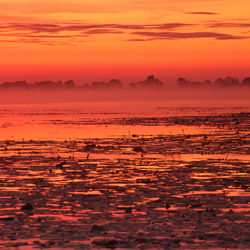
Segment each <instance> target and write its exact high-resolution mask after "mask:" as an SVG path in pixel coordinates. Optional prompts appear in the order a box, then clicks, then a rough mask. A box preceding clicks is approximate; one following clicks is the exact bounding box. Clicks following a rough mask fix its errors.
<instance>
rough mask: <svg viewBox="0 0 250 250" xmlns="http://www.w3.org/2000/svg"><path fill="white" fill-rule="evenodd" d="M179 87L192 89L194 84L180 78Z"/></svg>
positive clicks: (178, 80)
mask: <svg viewBox="0 0 250 250" xmlns="http://www.w3.org/2000/svg"><path fill="white" fill-rule="evenodd" d="M177 85H178V86H179V87H191V85H192V84H191V82H190V81H187V80H186V79H185V78H182V77H179V78H178V79H177Z"/></svg>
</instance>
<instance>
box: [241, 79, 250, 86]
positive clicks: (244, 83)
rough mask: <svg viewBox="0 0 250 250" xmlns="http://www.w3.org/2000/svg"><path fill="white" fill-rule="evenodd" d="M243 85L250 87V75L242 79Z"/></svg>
mask: <svg viewBox="0 0 250 250" xmlns="http://www.w3.org/2000/svg"><path fill="white" fill-rule="evenodd" d="M242 85H243V86H247V87H250V77H246V78H245V79H244V80H243V81H242Z"/></svg>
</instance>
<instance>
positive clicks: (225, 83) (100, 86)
mask: <svg viewBox="0 0 250 250" xmlns="http://www.w3.org/2000/svg"><path fill="white" fill-rule="evenodd" d="M176 83H177V86H178V87H180V88H201V87H202V88H203V87H220V88H228V87H241V86H248V87H250V77H247V78H245V79H243V81H242V82H240V81H239V80H238V79H237V78H235V77H226V78H218V79H216V80H215V81H214V82H212V81H210V80H205V81H203V82H199V81H190V80H186V79H185V78H178V79H177V81H176ZM163 87H164V83H163V82H162V81H160V80H159V79H157V78H155V77H154V76H153V75H150V76H148V77H147V78H146V80H143V81H138V82H135V83H130V84H129V85H128V86H127V87H126V88H128V89H144V88H145V89H161V88H163ZM123 88H125V86H124V85H123V83H122V82H121V81H119V80H117V79H112V80H110V81H108V82H104V81H99V82H98V81H94V82H92V83H91V84H83V85H76V84H75V82H74V81H73V80H67V81H65V82H62V81H51V80H48V81H38V82H34V83H27V81H14V82H3V83H1V84H0V89H5V90H8V89H24V90H35V89H42V90H59V89H66V90H73V89H85V90H88V89H89V90H91V89H92V90H105V89H123Z"/></svg>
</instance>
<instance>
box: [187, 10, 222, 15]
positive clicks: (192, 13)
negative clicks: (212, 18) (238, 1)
mask: <svg viewBox="0 0 250 250" xmlns="http://www.w3.org/2000/svg"><path fill="white" fill-rule="evenodd" d="M184 14H189V15H218V13H216V12H207V11H192V12H186V13H184Z"/></svg>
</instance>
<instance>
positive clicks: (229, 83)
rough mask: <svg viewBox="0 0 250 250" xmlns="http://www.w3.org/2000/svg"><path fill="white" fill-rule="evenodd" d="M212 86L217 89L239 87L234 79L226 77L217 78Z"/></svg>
mask: <svg viewBox="0 0 250 250" xmlns="http://www.w3.org/2000/svg"><path fill="white" fill-rule="evenodd" d="M214 85H215V86H217V87H223V88H225V87H226V88H227V87H238V86H239V85H240V82H239V80H238V79H237V78H235V77H230V76H228V77H226V78H218V79H216V80H215V82H214Z"/></svg>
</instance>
